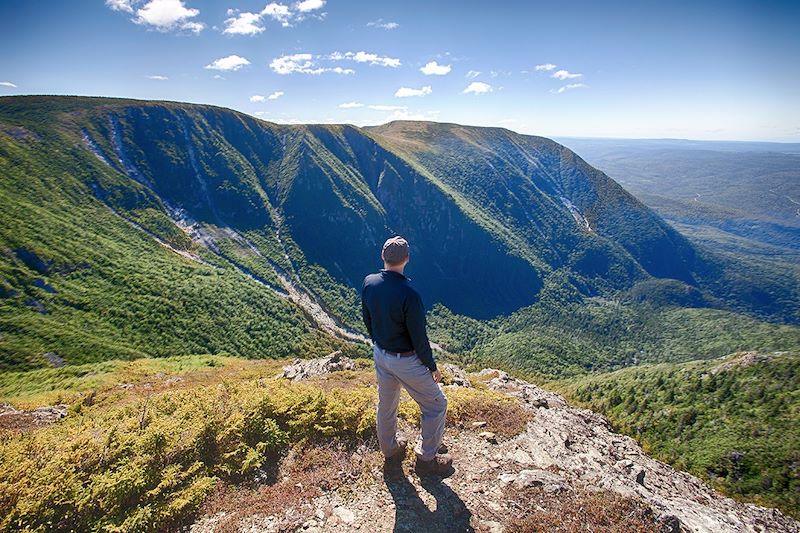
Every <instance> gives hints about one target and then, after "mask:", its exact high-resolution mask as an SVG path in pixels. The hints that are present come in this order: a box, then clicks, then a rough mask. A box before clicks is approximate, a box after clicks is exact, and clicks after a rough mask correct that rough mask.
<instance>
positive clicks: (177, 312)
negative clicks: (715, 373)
mask: <svg viewBox="0 0 800 533" xmlns="http://www.w3.org/2000/svg"><path fill="white" fill-rule="evenodd" d="M0 174H1V175H2V182H0V195H2V197H1V198H0V199H2V205H3V209H2V229H0V250H1V251H2V255H0V296H2V298H0V320H2V325H3V330H4V333H3V337H2V338H0V367H15V366H19V365H23V366H41V365H44V364H47V363H46V361H45V360H44V359H42V358H41V354H43V353H47V352H51V351H52V352H58V353H59V354H60V355H59V357H63V358H64V359H65V360H66V361H67V362H68V363H69V362H74V361H77V360H81V361H91V360H95V359H104V358H115V357H117V358H118V357H123V358H131V357H139V356H141V355H143V354H148V355H160V354H168V353H208V352H210V353H219V352H228V353H231V354H233V355H241V356H247V357H265V356H273V355H289V354H299V353H317V352H322V351H325V350H330V349H334V348H336V347H340V346H343V345H344V344H346V343H347V341H348V339H350V338H355V337H353V335H357V332H358V330H360V329H361V325H360V323H359V317H358V311H357V309H358V306H357V301H358V292H357V291H358V288H359V286H360V282H361V279H362V277H363V275H364V274H365V273H367V272H370V271H374V270H375V269H377V268H378V267H379V265H380V263H379V257H378V252H379V247H380V244H381V243H382V242H383V240H384V239H385V238H386V237H388V236H390V235H392V234H395V233H399V234H402V235H405V236H407V237H408V238H409V240H410V241H411V243H412V256H413V259H412V263H411V265H410V267H409V275H410V276H411V277H412V278H413V279H414V283H415V285H416V286H417V287H418V288H419V289H420V291H421V292H422V293H423V294H424V295H425V301H426V304H427V305H428V306H433V305H434V304H441V305H443V306H445V307H446V308H447V309H448V310H449V311H450V312H453V313H456V315H448V317H451V316H459V315H460V316H464V317H465V319H466V318H470V319H489V318H492V317H496V316H502V315H508V314H510V313H513V312H515V311H517V310H520V309H525V308H527V307H528V306H531V305H534V304H536V305H539V304H541V303H542V302H549V303H548V305H551V306H552V305H556V307H557V306H558V304H567V303H569V304H570V305H580V302H582V301H583V300H584V299H587V298H611V299H614V298H617V297H620V295H622V296H625V295H629V296H625V298H629V297H630V299H632V301H635V302H642V301H647V302H650V303H651V304H654V305H659V306H664V305H666V306H679V307H680V306H687V305H688V306H695V307H696V306H699V307H709V306H710V307H718V308H721V309H729V310H740V311H744V312H747V313H750V314H755V315H761V316H765V317H767V318H770V319H772V320H781V321H789V322H792V321H796V320H797V319H798V315H797V312H796V304H797V298H795V294H794V293H792V291H793V290H794V291H796V290H797V289H796V287H795V288H794V289H792V288H791V284H790V283H788V282H787V281H786V280H784V279H782V278H775V279H773V278H769V277H767V278H764V277H763V276H759V275H757V274H753V275H752V277H751V278H747V279H746V281H745V280H744V278H742V277H741V272H739V271H738V270H737V268H736V266H735V265H734V266H731V265H730V264H729V263H727V262H726V261H725V260H724V258H722V259H720V258H718V257H716V256H714V254H710V253H708V252H707V251H705V250H704V249H703V248H702V247H698V246H697V245H696V244H693V243H692V242H691V241H689V240H687V239H686V238H685V237H684V236H682V235H681V234H680V233H678V232H677V231H676V230H675V229H673V227H671V226H670V225H669V224H667V223H666V222H665V221H664V220H663V219H662V218H661V217H660V216H659V215H657V214H655V213H654V212H653V211H652V210H651V209H649V208H648V207H646V206H645V205H644V204H643V203H641V202H640V201H639V200H637V199H636V198H634V197H633V196H632V195H631V194H629V193H628V192H626V191H625V190H624V189H623V188H622V187H621V186H620V185H619V184H617V183H616V182H615V181H613V180H612V179H610V178H609V177H608V176H607V175H605V174H604V173H603V172H601V171H599V170H597V169H596V168H594V167H592V166H590V165H589V164H587V163H586V162H585V161H584V160H583V159H581V158H580V157H578V156H577V155H576V154H575V153H574V152H572V151H571V150H569V149H567V148H565V147H564V146H562V145H560V144H558V143H556V142H554V141H551V140H549V139H545V138H541V137H532V136H526V135H520V134H516V133H514V132H511V131H509V130H505V129H501V128H479V127H468V126H460V125H456V124H439V123H429V122H407V121H400V122H392V123H390V124H386V125H384V126H379V127H374V128H356V127H354V126H349V125H293V126H281V125H277V124H272V123H269V122H265V121H262V120H258V119H255V118H253V117H250V116H248V115H244V114H241V113H237V112H234V111H231V110H227V109H222V108H218V107H213V106H203V105H192V104H181V103H174V102H149V101H135V100H119V99H109V98H87V97H6V98H2V99H0ZM787 287H788V288H787ZM549 309H553V307H549ZM540 314H541V313H540V312H536V313H528V314H525V313H523V314H522V315H520V316H532V315H536V316H540ZM445 322H447V323H448V324H449V323H450V322H451V321H450V319H449V318H448V320H447V321H445ZM321 324H322V325H321ZM517 325H519V319H518V320H517ZM494 327H497V325H496V324H495V325H494V326H492V328H494ZM500 329H501V330H502V329H503V327H502V326H500ZM487 331H488V330H487ZM343 332H344V333H343ZM347 332H349V333H347ZM348 335H350V336H349V337H348ZM471 342H472V341H471ZM343 343H344V344H343ZM468 344H469V343H468ZM472 344H474V342H472ZM717 355H721V354H717Z"/></svg>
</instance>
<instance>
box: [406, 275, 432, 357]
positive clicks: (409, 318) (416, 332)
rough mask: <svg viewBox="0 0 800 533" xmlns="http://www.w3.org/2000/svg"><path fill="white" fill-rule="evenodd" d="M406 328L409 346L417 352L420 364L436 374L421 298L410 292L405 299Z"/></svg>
mask: <svg viewBox="0 0 800 533" xmlns="http://www.w3.org/2000/svg"><path fill="white" fill-rule="evenodd" d="M405 312H406V328H407V329H408V333H409V335H410V336H411V344H412V345H413V346H414V351H415V352H417V357H419V359H420V361H422V364H423V365H425V366H427V367H428V368H429V369H430V371H431V372H436V361H435V360H434V359H433V351H432V350H431V343H430V342H429V341H428V333H427V331H426V330H425V307H424V306H423V305H422V298H420V296H419V294H417V293H416V292H415V291H412V292H411V293H410V294H409V295H408V298H406V305H405Z"/></svg>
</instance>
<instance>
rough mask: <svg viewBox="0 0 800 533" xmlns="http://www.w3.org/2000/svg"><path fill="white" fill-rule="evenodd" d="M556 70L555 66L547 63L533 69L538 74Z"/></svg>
mask: <svg viewBox="0 0 800 533" xmlns="http://www.w3.org/2000/svg"><path fill="white" fill-rule="evenodd" d="M554 68H556V65H554V64H552V63H545V64H543V65H536V66H535V67H533V70H535V71H537V72H541V71H542V70H548V71H549V70H553V69H554Z"/></svg>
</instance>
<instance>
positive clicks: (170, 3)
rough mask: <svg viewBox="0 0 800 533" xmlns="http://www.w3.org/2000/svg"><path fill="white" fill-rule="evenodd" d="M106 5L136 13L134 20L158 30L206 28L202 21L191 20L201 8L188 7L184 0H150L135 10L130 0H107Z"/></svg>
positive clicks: (196, 30)
mask: <svg viewBox="0 0 800 533" xmlns="http://www.w3.org/2000/svg"><path fill="white" fill-rule="evenodd" d="M106 5H107V6H109V7H110V8H111V9H113V10H115V11H123V12H126V13H131V14H135V15H136V16H135V17H134V18H133V19H132V20H133V22H135V23H136V24H141V25H143V26H150V27H152V28H155V29H156V30H158V31H172V30H186V31H191V32H193V33H200V31H202V30H203V28H205V24H203V23H202V22H196V21H192V20H190V19H193V18H194V17H196V16H197V15H199V14H200V10H199V9H194V8H190V7H186V5H185V3H184V1H183V0H149V1H148V2H146V3H145V4H144V5H143V6H142V7H140V8H138V9H136V10H135V11H134V8H133V6H134V2H132V1H130V0H129V1H124V0H107V1H106Z"/></svg>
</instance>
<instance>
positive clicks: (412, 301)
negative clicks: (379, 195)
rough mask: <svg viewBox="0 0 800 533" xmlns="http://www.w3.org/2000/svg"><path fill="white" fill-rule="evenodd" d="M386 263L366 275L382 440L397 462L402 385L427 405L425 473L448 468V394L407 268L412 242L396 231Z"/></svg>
mask: <svg viewBox="0 0 800 533" xmlns="http://www.w3.org/2000/svg"><path fill="white" fill-rule="evenodd" d="M381 258H382V259H383V269H382V270H381V271H380V272H377V273H375V274H370V275H369V276H367V277H366V278H364V288H363V289H362V291H361V311H362V314H363V316H364V324H366V326H367V331H369V335H370V337H371V338H372V342H373V344H374V346H373V354H374V357H375V371H376V373H377V376H378V420H377V426H378V427H377V430H378V442H379V443H380V447H381V451H382V452H383V455H384V457H386V461H387V463H398V462H399V461H402V458H403V456H404V455H405V445H406V443H405V442H403V441H402V440H401V441H398V440H397V406H398V404H399V402H400V387H401V386H402V387H405V389H406V390H407V391H408V394H409V395H411V397H412V398H413V399H414V401H416V402H417V404H419V408H420V411H422V442H421V444H419V445H417V447H416V449H415V450H414V451H415V452H416V455H417V464H416V469H417V472H418V473H420V474H444V473H446V472H448V471H449V470H450V467H451V464H452V462H453V461H452V459H451V458H450V456H449V455H443V454H439V453H438V452H439V448H440V447H441V444H442V436H443V435H444V421H445V414H446V412H447V399H446V398H445V396H444V394H442V391H441V390H440V389H439V386H438V385H437V383H438V382H439V380H440V379H441V376H440V374H439V370H437V368H436V361H435V360H434V359H433V352H432V351H431V345H430V343H429V342H428V335H427V333H426V331H425V308H424V307H423V305H422V298H420V296H419V293H418V292H417V291H416V290H414V288H413V287H412V286H411V283H410V280H409V278H407V277H405V275H403V270H404V269H405V266H406V265H407V264H408V261H409V259H410V256H409V251H408V242H407V241H406V240H405V239H403V238H402V237H392V238H391V239H389V240H387V241H386V242H385V243H384V245H383V251H382V252H381Z"/></svg>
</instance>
